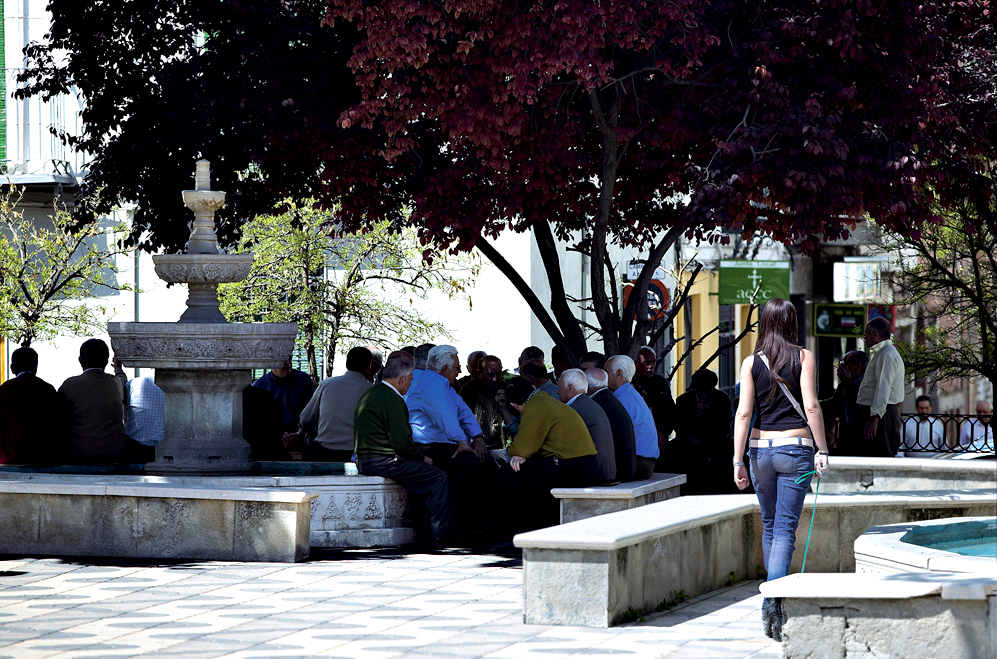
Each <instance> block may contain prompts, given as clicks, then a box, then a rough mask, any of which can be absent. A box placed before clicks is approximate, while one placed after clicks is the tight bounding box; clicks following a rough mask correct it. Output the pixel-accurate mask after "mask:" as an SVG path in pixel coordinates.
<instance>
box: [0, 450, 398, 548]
mask: <svg viewBox="0 0 997 659" xmlns="http://www.w3.org/2000/svg"><path fill="white" fill-rule="evenodd" d="M262 465H263V472H262V473H261V474H259V475H253V476H180V475H172V476H147V475H144V474H143V473H142V465H115V466H99V465H95V466H80V465H64V466H59V467H46V468H44V469H42V468H37V467H16V466H11V465H0V479H11V480H23V481H33V480H38V479H41V480H50V479H52V478H57V479H58V480H59V482H63V483H67V484H87V483H98V482H99V483H114V484H128V483H155V484H161V485H166V484H175V485H178V486H193V487H204V486H208V487H211V486H222V487H228V488H263V489H275V490H285V489H290V490H303V491H307V492H315V493H317V494H318V496H317V497H315V498H314V499H312V500H311V524H310V536H309V537H310V544H311V546H312V547H377V546H400V545H405V544H408V543H411V542H414V541H415V531H413V530H412V529H410V528H407V527H405V526H404V525H403V523H402V518H403V516H404V515H405V512H406V510H407V509H408V491H407V490H406V489H405V488H404V487H402V486H401V485H398V484H397V483H395V482H394V481H392V480H390V479H387V478H381V477H380V476H361V475H359V474H358V473H357V470H356V465H354V464H351V463H345V464H343V463H314V462H264V463H262ZM121 472H124V473H121Z"/></svg>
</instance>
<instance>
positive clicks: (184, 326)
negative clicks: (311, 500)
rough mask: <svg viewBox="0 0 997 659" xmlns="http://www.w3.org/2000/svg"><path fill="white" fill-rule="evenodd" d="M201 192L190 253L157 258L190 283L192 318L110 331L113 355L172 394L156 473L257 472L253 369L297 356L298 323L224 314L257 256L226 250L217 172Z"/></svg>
mask: <svg viewBox="0 0 997 659" xmlns="http://www.w3.org/2000/svg"><path fill="white" fill-rule="evenodd" d="M195 181H196V184H195V189H194V190H185V191H184V192H183V199H184V203H185V204H186V205H187V207H188V208H190V209H191V210H192V211H193V212H194V227H193V231H192V232H191V236H190V242H189V243H188V247H187V251H186V252H185V253H183V254H163V255H158V256H154V257H153V262H154V263H155V267H156V274H157V275H158V276H159V277H160V278H161V279H163V280H164V281H167V282H171V283H182V284H187V286H188V289H189V296H188V300H187V310H186V311H185V312H184V313H183V315H182V316H181V317H180V319H179V321H178V322H175V323H108V326H107V331H108V334H109V335H110V337H111V348H112V349H113V351H114V354H115V355H117V357H118V359H120V360H121V362H122V363H123V364H124V365H125V366H129V367H142V368H154V369H156V376H155V380H156V384H157V385H158V386H159V388H160V389H162V390H163V392H164V393H165V394H166V429H165V436H164V438H163V441H162V442H160V443H159V445H157V446H156V461H155V462H152V463H149V465H147V467H146V470H147V471H149V472H158V473H187V474H235V473H251V472H253V471H256V470H258V469H259V465H258V464H257V463H254V462H253V461H252V460H251V456H250V446H249V444H248V443H247V442H246V441H245V440H244V439H243V438H242V390H243V389H244V388H245V387H247V386H248V385H249V384H251V382H252V369H253V368H275V367H279V366H281V365H282V364H283V362H284V360H285V359H286V358H287V356H288V355H290V354H291V353H292V351H293V350H294V340H295V337H296V336H297V333H298V326H297V324H296V323H230V322H228V321H226V320H225V317H224V316H223V315H222V313H221V311H220V310H219V308H218V284H220V283H224V282H236V281H241V280H242V279H245V278H246V277H247V276H248V275H249V269H250V266H251V265H252V262H253V256H252V255H251V254H238V255H237V254H225V253H222V252H220V251H219V249H218V241H217V238H216V234H215V227H214V214H215V212H216V211H217V210H219V209H220V208H221V207H222V205H223V204H224V203H225V193H224V192H220V191H215V190H211V178H210V167H209V163H208V162H207V161H205V160H200V161H198V163H197V175H196V178H195Z"/></svg>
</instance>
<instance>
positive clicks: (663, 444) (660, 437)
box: [658, 432, 668, 453]
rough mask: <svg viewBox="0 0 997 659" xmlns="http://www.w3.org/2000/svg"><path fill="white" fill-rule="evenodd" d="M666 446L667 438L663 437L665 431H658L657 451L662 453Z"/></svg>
mask: <svg viewBox="0 0 997 659" xmlns="http://www.w3.org/2000/svg"><path fill="white" fill-rule="evenodd" d="M666 448H668V440H667V439H666V438H665V433H663V432H659V433H658V452H659V453H664V452H665V449H666Z"/></svg>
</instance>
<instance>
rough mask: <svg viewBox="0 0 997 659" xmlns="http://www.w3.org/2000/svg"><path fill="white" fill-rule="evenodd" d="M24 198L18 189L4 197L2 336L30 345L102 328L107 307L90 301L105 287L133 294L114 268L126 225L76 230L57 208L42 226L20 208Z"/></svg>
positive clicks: (0, 206) (0, 224)
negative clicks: (67, 334)
mask: <svg viewBox="0 0 997 659" xmlns="http://www.w3.org/2000/svg"><path fill="white" fill-rule="evenodd" d="M20 199H21V191H20V190H18V189H17V188H16V187H15V186H11V187H10V189H9V190H8V191H7V192H6V193H4V194H3V195H2V196H0V230H2V232H3V235H2V236H0V335H3V336H7V337H11V338H14V339H15V340H16V341H17V342H18V343H20V344H21V346H24V347H27V346H30V345H31V343H32V341H35V340H36V339H51V338H54V337H56V336H58V335H59V334H65V333H69V334H73V335H77V336H79V335H82V334H88V333H90V332H91V331H93V330H102V329H103V321H102V318H101V315H102V314H106V312H107V309H106V308H105V307H104V306H102V305H100V304H96V303H95V302H94V301H93V300H92V299H91V298H94V297H96V296H97V295H98V293H99V289H101V288H102V287H106V288H109V289H114V290H130V286H129V285H128V284H119V283H117V280H116V277H115V274H116V273H117V268H116V267H115V265H114V257H115V256H116V255H118V254H123V253H125V251H126V250H125V249H124V248H122V247H121V246H120V240H121V239H122V238H124V236H125V235H127V232H128V227H127V226H124V225H121V226H116V227H113V228H111V229H110V231H109V230H108V229H107V227H105V226H101V225H100V224H96V223H94V224H88V225H84V226H77V225H76V224H75V223H74V222H73V220H72V218H71V217H70V216H69V214H68V213H67V212H66V211H65V210H63V209H61V208H59V207H58V205H56V206H54V207H53V211H52V215H51V227H46V226H40V225H39V224H38V223H37V222H32V221H30V220H26V219H25V218H24V214H23V213H22V212H21V211H20V210H18V208H17V204H18V202H19V201H20ZM105 244H106V245H107V246H104V245H105Z"/></svg>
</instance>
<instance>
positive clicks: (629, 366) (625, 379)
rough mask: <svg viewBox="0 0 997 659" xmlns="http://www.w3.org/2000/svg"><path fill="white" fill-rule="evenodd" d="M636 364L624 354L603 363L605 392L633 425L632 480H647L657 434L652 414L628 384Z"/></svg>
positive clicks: (656, 442) (651, 465)
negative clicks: (606, 375) (635, 450)
mask: <svg viewBox="0 0 997 659" xmlns="http://www.w3.org/2000/svg"><path fill="white" fill-rule="evenodd" d="M636 372H637V365H636V364H635V363H634V360H632V359H630V358H629V357H627V356H626V355H615V356H613V357H610V358H609V359H608V360H606V373H607V374H608V375H609V389H610V391H612V392H613V395H614V396H616V399H617V400H619V401H620V402H621V403H622V404H623V407H624V408H625V409H626V410H627V414H629V415H630V419H631V421H633V424H634V440H635V442H636V444H637V464H636V469H635V470H634V471H635V473H634V480H635V481H642V480H647V479H648V478H650V477H651V474H653V473H654V463H655V461H656V460H657V459H658V453H659V450H658V431H657V429H656V427H655V425H654V415H653V414H652V413H651V408H649V407H648V406H647V403H645V402H644V398H643V397H642V396H641V395H640V394H639V393H638V392H637V390H636V389H634V386H633V385H632V384H630V381H631V380H632V379H633V377H634V374H635V373H636Z"/></svg>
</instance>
